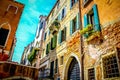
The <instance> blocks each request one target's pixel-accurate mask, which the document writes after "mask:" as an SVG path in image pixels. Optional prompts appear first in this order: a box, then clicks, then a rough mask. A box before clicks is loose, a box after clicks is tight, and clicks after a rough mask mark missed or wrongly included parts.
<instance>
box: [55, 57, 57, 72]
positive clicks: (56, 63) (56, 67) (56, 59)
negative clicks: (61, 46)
mask: <svg viewBox="0 0 120 80" xmlns="http://www.w3.org/2000/svg"><path fill="white" fill-rule="evenodd" d="M57 71H58V59H56V60H55V73H57Z"/></svg>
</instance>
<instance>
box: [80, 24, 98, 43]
mask: <svg viewBox="0 0 120 80" xmlns="http://www.w3.org/2000/svg"><path fill="white" fill-rule="evenodd" d="M94 26H96V25H92V24H88V25H87V26H86V27H85V28H83V29H82V30H80V34H81V35H84V37H85V41H86V42H87V43H92V42H94V43H96V42H98V41H99V40H100V30H95V29H94Z"/></svg>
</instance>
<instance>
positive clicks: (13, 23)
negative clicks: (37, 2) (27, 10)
mask: <svg viewBox="0 0 120 80" xmlns="http://www.w3.org/2000/svg"><path fill="white" fill-rule="evenodd" d="M10 4H11V5H14V6H17V7H18V12H17V14H14V11H15V10H10V9H9V11H8V12H6V11H7V8H8V5H10ZM23 8H24V5H23V4H20V3H17V2H14V1H13V0H0V25H1V24H3V23H6V22H8V23H9V25H10V27H11V31H10V35H9V37H8V40H7V43H6V46H5V50H6V51H8V52H9V51H10V49H11V47H12V41H13V39H14V37H15V32H16V29H17V27H18V23H19V20H20V17H21V14H22V11H23ZM3 28H4V27H3ZM8 28H9V27H7V29H8ZM9 30H10V28H9Z"/></svg>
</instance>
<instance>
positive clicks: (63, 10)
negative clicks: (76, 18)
mask: <svg viewBox="0 0 120 80" xmlns="http://www.w3.org/2000/svg"><path fill="white" fill-rule="evenodd" d="M65 15H66V7H64V8H63V9H62V19H63V18H64V17H65Z"/></svg>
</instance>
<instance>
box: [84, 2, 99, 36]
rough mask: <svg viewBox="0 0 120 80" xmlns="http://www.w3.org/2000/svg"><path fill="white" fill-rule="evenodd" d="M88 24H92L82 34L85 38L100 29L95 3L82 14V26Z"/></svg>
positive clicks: (85, 26)
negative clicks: (87, 11) (89, 28)
mask: <svg viewBox="0 0 120 80" xmlns="http://www.w3.org/2000/svg"><path fill="white" fill-rule="evenodd" d="M88 25H92V29H91V30H89V31H87V33H85V34H84V37H85V38H88V37H89V36H91V35H92V34H94V33H96V32H100V31H101V28H100V23H99V17H98V11H97V5H96V4H94V5H93V7H92V9H91V10H90V11H89V13H87V14H85V15H84V28H87V26H88Z"/></svg>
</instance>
